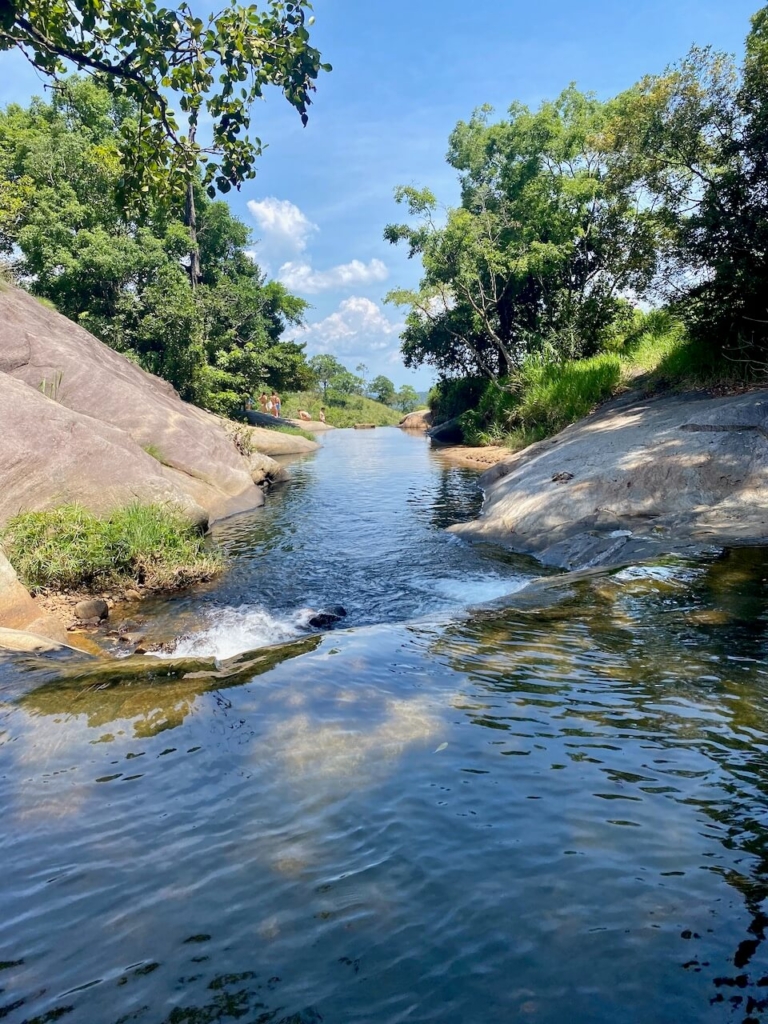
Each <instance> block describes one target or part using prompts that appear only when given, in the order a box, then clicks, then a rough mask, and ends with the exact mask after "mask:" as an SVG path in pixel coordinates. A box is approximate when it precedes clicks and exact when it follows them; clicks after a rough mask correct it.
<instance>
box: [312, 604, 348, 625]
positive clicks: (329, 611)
mask: <svg viewBox="0 0 768 1024" xmlns="http://www.w3.org/2000/svg"><path fill="white" fill-rule="evenodd" d="M346 615H347V612H346V609H345V608H343V607H342V606H341V605H340V604H332V605H330V606H329V607H328V608H324V609H322V610H321V611H318V612H315V613H314V615H312V617H311V618H310V619H309V620H308V622H309V625H310V626H312V627H313V628H314V629H325V627H326V626H332V625H333V624H334V623H336V622H340V621H341V620H342V619H343V618H346Z"/></svg>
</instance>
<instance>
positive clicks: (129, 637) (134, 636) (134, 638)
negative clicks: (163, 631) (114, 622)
mask: <svg viewBox="0 0 768 1024" xmlns="http://www.w3.org/2000/svg"><path fill="white" fill-rule="evenodd" d="M143 639H144V634H143V633H121V634H120V643H123V644H138V643H141V641H142V640H143Z"/></svg>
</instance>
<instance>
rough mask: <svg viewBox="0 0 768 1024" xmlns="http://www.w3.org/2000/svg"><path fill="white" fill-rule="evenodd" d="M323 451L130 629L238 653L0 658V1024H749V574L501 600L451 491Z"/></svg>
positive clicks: (755, 924)
mask: <svg viewBox="0 0 768 1024" xmlns="http://www.w3.org/2000/svg"><path fill="white" fill-rule="evenodd" d="M323 443H324V447H323V449H322V450H321V451H319V452H318V453H317V454H315V455H313V456H309V457H307V458H304V459H302V460H297V461H296V462H294V463H293V464H292V466H291V473H292V482H291V483H290V484H288V485H287V486H285V487H283V488H280V489H278V490H276V491H274V492H273V493H272V494H271V495H270V497H269V499H268V503H267V506H266V507H265V509H262V510H260V511H259V512H258V513H255V514H253V515H250V516H244V517H239V518H237V519H233V520H231V521H229V522H227V523H223V524H220V526H219V527H218V528H217V529H216V540H217V542H218V543H220V544H221V545H222V546H223V547H224V548H225V550H226V551H227V552H228V553H229V554H230V555H231V556H232V568H231V570H230V572H229V573H228V574H227V575H226V577H225V578H224V579H223V580H221V581H220V582H218V583H216V584H212V585H210V586H209V587H207V588H205V589H204V590H203V591H202V592H198V593H197V594H196V595H195V596H190V597H184V598H179V599H177V600H175V601H166V602H157V603H156V604H155V605H154V606H153V607H152V606H148V608H147V612H148V614H149V616H150V617H151V619H152V621H153V623H155V628H156V629H157V631H158V633H159V634H163V633H165V634H168V635H170V634H171V633H174V634H178V633H181V634H183V635H182V637H181V639H180V641H179V643H178V645H177V651H176V653H177V654H179V655H184V656H186V657H187V658H200V657H202V656H203V655H209V654H215V655H217V656H218V657H219V658H222V659H226V658H229V657H230V656H233V655H237V654H238V653H239V652H243V651H249V650H253V649H257V654H256V655H249V656H248V657H247V658H246V659H245V660H240V661H237V659H236V660H235V661H234V662H227V663H222V664H223V667H222V669H221V671H220V672H219V673H218V675H217V674H216V673H213V672H212V671H211V670H210V669H209V670H204V669H203V668H201V669H200V671H196V670H195V664H194V663H193V662H191V661H190V662H188V663H187V664H186V667H185V668H184V670H183V671H182V670H181V669H178V670H176V669H174V667H173V666H174V662H171V661H164V660H162V659H160V658H152V657H147V658H143V659H136V658H133V659H130V660H129V661H126V662H125V663H124V664H125V668H121V663H120V662H117V663H116V665H115V667H114V669H113V670H112V671H111V673H110V674H109V675H108V676H103V677H100V676H97V675H90V676H89V674H88V673H89V671H90V670H89V669H88V668H87V666H84V667H82V668H78V667H77V666H75V668H74V669H73V667H72V666H71V664H70V663H69V662H68V661H66V660H65V661H60V660H58V659H53V660H49V659H39V658H32V657H20V656H17V657H14V658H7V659H5V660H4V661H2V662H0V801H1V804H2V807H3V814H2V819H0V858H1V860H0V863H2V885H0V1019H3V1021H4V1022H5V1021H7V1022H9V1024H22V1022H26V1024H42V1022H50V1021H55V1020H59V1019H61V1020H64V1021H65V1022H67V1024H76V1022H78V1024H79V1022H83V1024H127V1022H129V1021H137V1022H140V1024H187V1022H188V1024H211V1022H218V1021H235V1020H239V1021H242V1022H245V1024H256V1022H259V1024H266V1022H274V1024H281V1022H282V1024H299V1022H307V1024H309V1022H320V1021H322V1022H325V1024H342V1022H344V1024H348V1022H366V1024H395V1022H405V1021H408V1022H411V1021H419V1022H421V1021H425V1022H426V1021H433V1020H434V1021H440V1022H441V1024H445V1022H457V1024H475V1022H477V1024H481V1022H482V1024H485V1022H487V1021H497V1020H499V1021H502V1020H503V1021H506V1020H515V1021H517V1020H519V1021H532V1022H546V1024H555V1022H557V1024H562V1022H563V1021H568V1022H571V1024H582V1022H583V1024H587V1022H589V1024H621V1022H627V1024H630V1022H631V1024H646V1022H647V1024H652V1022H653V1024H656V1022H666V1021H670V1022H672V1021H675V1022H677V1021H680V1022H697V1021H702V1022H720V1021H738V1022H743V1021H750V1022H754V1021H763V1020H768V941H766V934H765V932H766V929H768V813H767V812H768V667H767V666H766V653H767V651H768V591H767V589H766V577H767V576H768V557H766V553H765V551H761V550H751V551H750V550H742V551H733V552H731V553H728V554H726V555H725V556H722V557H720V556H716V555H714V554H713V555H712V556H711V557H709V558H707V559H703V560H701V561H699V562H696V563H691V562H680V561H675V560H672V559H670V560H666V561H665V562H663V563H660V564H658V565H653V566H640V567H630V568H628V569H625V570H623V571H622V572H619V573H610V574H603V575H599V574H598V575H595V576H592V577H589V578H587V579H584V580H576V581H573V582H570V581H566V582H564V583H563V584H562V586H559V583H558V581H554V580H549V584H550V585H551V586H550V588H549V589H548V590H545V591H542V594H541V595H540V596H539V597H538V598H537V599H536V600H535V601H533V602H532V601H530V600H529V601H525V600H524V599H522V598H515V597H514V596H512V597H511V598H510V597H508V595H514V594H515V592H517V591H519V590H520V589H521V587H523V586H524V584H525V583H526V582H527V581H528V580H530V579H531V577H532V576H534V575H535V574H536V573H537V572H538V570H537V569H536V567H535V566H534V565H533V564H532V563H531V562H528V561H525V560H522V559H517V558H515V557H514V556H511V555H509V554H505V553H503V552H501V551H497V550H495V549H492V548H478V547H473V546H470V545H467V544H466V543H464V542H463V541H460V540H458V539H456V538H454V537H453V536H451V535H450V534H446V533H445V532H444V527H445V526H447V525H449V524H450V523H451V522H455V521H457V520H461V519H467V518H470V517H472V516H474V515H476V514H477V512H478V509H479V502H480V496H479V492H478V489H477V484H476V476H475V475H474V474H473V473H472V472H471V471H468V470H462V469H457V468H455V467H451V466H449V465H447V464H445V463H443V462H442V461H441V459H440V457H439V455H435V454H434V453H431V452H430V450H429V449H428V447H427V443H426V442H425V441H424V439H423V438H420V437H412V436H407V435H404V434H401V433H400V432H398V431H396V430H376V431H370V432H354V431H338V432H334V433H332V434H329V435H328V436H327V437H325V438H324V439H323ZM553 584H554V586H552V585H553ZM558 586H559V589H558ZM547 594H549V596H547ZM505 595H507V599H506V605H505ZM494 599H502V600H501V601H497V604H496V605H495V606H492V607H490V608H486V609H477V608H475V607H474V606H476V605H478V604H480V603H482V602H487V601H492V600H494ZM336 603H341V604H343V605H344V606H345V608H346V609H347V612H348V615H347V617H346V619H345V620H344V621H343V623H342V626H343V628H337V629H335V630H331V631H329V632H327V633H325V634H322V635H320V634H313V633H309V632H307V629H306V620H307V614H308V612H307V609H309V608H318V607H323V606H324V605H327V604H336ZM275 643H277V644H280V645H281V646H279V647H274V648H273V647H265V645H269V644H275ZM137 661H138V662H139V667H138V668H137V667H136V663H137ZM200 664H201V665H202V662H201V663H200ZM166 666H167V667H166ZM233 666H236V668H233Z"/></svg>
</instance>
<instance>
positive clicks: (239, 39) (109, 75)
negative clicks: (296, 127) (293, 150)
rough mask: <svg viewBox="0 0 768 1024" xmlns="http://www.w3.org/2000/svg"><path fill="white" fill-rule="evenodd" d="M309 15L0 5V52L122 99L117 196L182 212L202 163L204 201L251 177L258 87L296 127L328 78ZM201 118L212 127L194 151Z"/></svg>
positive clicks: (296, 4) (95, 4) (244, 9)
mask: <svg viewBox="0 0 768 1024" xmlns="http://www.w3.org/2000/svg"><path fill="white" fill-rule="evenodd" d="M310 11H311V5H310V4H309V3H308V2H307V0H290V2H287V0H268V2H267V3H266V5H265V10H263V11H259V10H257V8H256V6H255V5H250V6H240V5H239V4H237V3H235V2H233V0H229V2H227V3H226V4H225V6H224V8H223V10H222V11H221V12H220V13H218V14H211V15H209V16H208V17H207V18H206V19H205V20H203V19H201V18H199V17H198V16H197V15H196V14H195V13H194V12H193V10H192V8H191V7H190V6H189V5H188V4H187V3H184V2H182V3H179V4H178V5H177V6H175V7H174V6H171V7H168V8H165V7H160V8H158V7H157V5H156V3H155V2H154V0H119V2H117V0H111V2H110V0H66V2H62V3H50V2H47V0H13V2H11V3H6V4H2V5H0V51H2V50H9V49H13V48H15V49H18V50H19V51H20V52H21V53H23V54H24V56H25V57H27V59H28V60H29V61H30V62H31V63H32V64H33V65H34V67H35V68H37V69H38V71H40V72H41V73H42V74H43V75H45V76H47V77H48V78H49V79H50V80H51V81H53V82H54V83H58V82H59V81H60V80H61V77H62V76H63V75H64V74H65V73H66V71H67V69H68V68H69V69H71V68H72V67H73V66H74V67H75V68H77V69H79V70H80V71H81V72H84V73H86V74H88V75H92V76H94V77H95V78H97V79H98V81H99V82H100V83H102V84H103V85H104V86H105V87H106V88H107V89H108V90H109V91H110V92H111V93H112V95H113V96H114V97H115V98H117V99H122V98H125V99H128V100H130V101H131V104H132V105H133V106H134V107H135V109H136V111H137V116H136V118H135V119H133V120H132V121H130V122H129V123H126V124H124V125H122V126H121V133H120V151H121V154H122V157H123V160H122V163H123V167H122V174H121V179H120V185H121V190H122V192H123V194H124V195H125V196H126V197H130V198H131V199H132V200H133V201H134V202H136V201H138V200H140V199H141V197H142V196H143V195H145V194H146V192H147V191H150V192H154V191H157V192H158V193H162V194H167V193H168V191H169V190H175V191H176V192H177V193H180V194H183V195H185V196H186V198H187V201H188V203H189V201H190V200H192V199H193V198H194V196H193V193H192V191H191V189H192V187H193V185H194V182H195V181H196V178H197V173H198V166H199V162H200V161H201V160H203V161H204V162H205V172H204V175H203V184H204V185H205V186H207V187H208V191H209V194H210V195H211V197H213V195H214V194H215V191H216V189H218V190H220V191H222V192H227V191H229V189H230V188H231V187H232V186H235V187H236V188H239V187H240V185H241V184H242V182H243V181H244V180H246V179H247V178H252V177H253V176H254V173H255V172H254V163H255V160H256V158H257V157H258V156H259V155H260V153H261V141H260V140H259V139H258V138H254V139H251V138H250V137H249V136H248V134H247V133H248V131H249V129H250V126H251V106H252V104H253V103H254V101H255V100H256V99H258V98H260V97H261V96H262V95H263V92H264V89H265V88H266V87H267V86H270V85H272V86H276V87H277V88H278V89H280V90H281V91H282V92H283V94H284V95H285V97H286V99H287V100H288V102H289V103H290V104H291V105H292V106H293V107H295V109H296V110H297V111H298V112H299V114H300V116H301V119H302V121H303V122H304V123H305V124H306V121H307V116H308V115H307V110H308V107H309V105H310V103H311V93H312V92H313V91H314V89H315V81H316V79H317V77H318V75H319V72H320V71H321V70H330V67H329V65H324V64H322V63H321V61H320V55H319V53H318V51H317V50H316V49H315V48H314V47H312V46H310V44H309V33H308V31H307V27H308V25H311V24H312V21H313V19H312V18H311V17H308V12H310ZM172 104H176V105H178V108H179V111H180V114H177V113H176V112H175V111H174V109H173V106H172ZM203 116H205V118H206V119H209V120H210V122H211V127H210V138H209V139H207V141H206V144H204V145H201V144H200V142H199V141H198V138H197V133H198V128H199V124H200V121H201V118H202V117H203ZM182 122H184V123H182ZM193 216H194V210H192V211H189V210H188V218H187V219H188V220H189V218H190V217H192V218H193Z"/></svg>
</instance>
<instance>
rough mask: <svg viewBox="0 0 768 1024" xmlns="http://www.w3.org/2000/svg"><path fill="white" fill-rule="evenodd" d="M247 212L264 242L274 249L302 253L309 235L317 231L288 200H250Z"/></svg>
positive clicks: (270, 198) (271, 198)
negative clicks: (257, 227) (257, 226)
mask: <svg viewBox="0 0 768 1024" xmlns="http://www.w3.org/2000/svg"><path fill="white" fill-rule="evenodd" d="M248 210H249V211H250V213H251V216H252V217H253V219H254V220H255V221H256V223H257V224H258V225H259V230H260V231H261V234H262V236H263V239H264V241H265V242H267V243H268V244H269V245H274V246H275V247H276V248H280V249H290V250H292V251H294V252H303V251H304V250H305V249H306V247H307V241H308V239H309V237H310V235H312V234H313V233H314V232H315V231H319V228H318V226H317V224H313V223H312V221H311V220H310V219H309V217H307V216H306V214H304V213H302V211H301V210H300V209H299V208H298V206H295V205H294V204H293V203H292V202H290V201H289V200H288V199H276V198H275V197H274V196H270V197H268V198H267V199H261V200H259V201H258V202H257V201H256V200H255V199H251V200H249V202H248Z"/></svg>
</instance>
